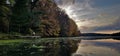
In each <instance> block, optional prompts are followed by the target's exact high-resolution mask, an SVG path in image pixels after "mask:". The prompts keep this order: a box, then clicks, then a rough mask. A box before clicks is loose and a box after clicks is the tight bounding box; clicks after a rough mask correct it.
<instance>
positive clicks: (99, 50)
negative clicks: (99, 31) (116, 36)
mask: <svg viewBox="0 0 120 56" xmlns="http://www.w3.org/2000/svg"><path fill="white" fill-rule="evenodd" d="M80 55H81V56H120V40H113V39H101V40H82V41H81V43H80V44H79V47H78V49H77V51H76V54H75V55H74V56H80Z"/></svg>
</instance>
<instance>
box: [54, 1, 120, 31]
mask: <svg viewBox="0 0 120 56" xmlns="http://www.w3.org/2000/svg"><path fill="white" fill-rule="evenodd" d="M55 1H56V3H57V4H58V6H59V7H60V8H62V9H64V10H65V11H66V13H67V14H68V15H69V17H70V18H72V19H73V20H74V21H75V22H76V24H77V25H78V28H79V29H80V31H81V32H84V33H90V32H97V33H113V32H118V31H120V0H74V1H73V0H55Z"/></svg>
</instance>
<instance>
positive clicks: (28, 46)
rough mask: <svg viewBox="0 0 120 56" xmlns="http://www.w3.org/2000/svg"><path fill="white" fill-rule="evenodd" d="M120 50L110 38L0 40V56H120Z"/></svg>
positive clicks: (119, 45)
mask: <svg viewBox="0 0 120 56" xmlns="http://www.w3.org/2000/svg"><path fill="white" fill-rule="evenodd" d="M99 38H100V39H99ZM102 38H105V39H102ZM119 48H120V41H119V40H113V39H108V37H71V38H41V39H36V40H35V39H34V40H33V39H29V40H28V39H17V40H0V56H120V49H119Z"/></svg>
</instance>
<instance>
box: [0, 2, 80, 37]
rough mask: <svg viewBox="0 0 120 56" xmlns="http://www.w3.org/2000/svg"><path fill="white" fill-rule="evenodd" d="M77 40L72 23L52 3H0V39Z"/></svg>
mask: <svg viewBox="0 0 120 56" xmlns="http://www.w3.org/2000/svg"><path fill="white" fill-rule="evenodd" d="M33 32H35V35H36V36H42V37H60V36H61V37H67V36H68V37H70V36H78V35H79V34H80V31H79V30H78V27H77V25H76V23H75V22H74V21H73V20H72V19H71V18H70V17H69V16H68V15H67V14H66V12H65V10H63V9H61V8H59V7H58V6H57V4H56V3H55V1H54V0H0V37H1V38H4V37H8V36H9V37H10V36H15V35H24V36H31V35H32V34H33Z"/></svg>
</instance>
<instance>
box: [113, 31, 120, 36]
mask: <svg viewBox="0 0 120 56" xmlns="http://www.w3.org/2000/svg"><path fill="white" fill-rule="evenodd" d="M112 36H120V32H118V33H113V34H112Z"/></svg>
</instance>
